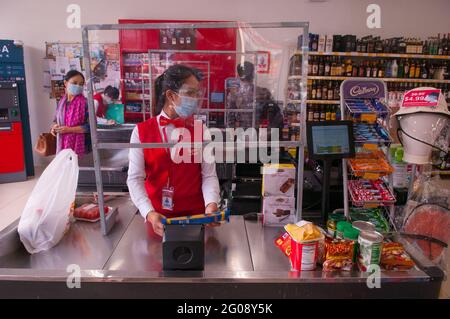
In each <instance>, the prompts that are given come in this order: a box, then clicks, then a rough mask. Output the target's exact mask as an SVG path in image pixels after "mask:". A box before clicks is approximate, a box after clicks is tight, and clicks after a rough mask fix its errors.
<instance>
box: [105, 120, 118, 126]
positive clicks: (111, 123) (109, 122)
mask: <svg viewBox="0 0 450 319" xmlns="http://www.w3.org/2000/svg"><path fill="white" fill-rule="evenodd" d="M106 124H108V125H114V124H116V121H114V120H108V121H107V122H106Z"/></svg>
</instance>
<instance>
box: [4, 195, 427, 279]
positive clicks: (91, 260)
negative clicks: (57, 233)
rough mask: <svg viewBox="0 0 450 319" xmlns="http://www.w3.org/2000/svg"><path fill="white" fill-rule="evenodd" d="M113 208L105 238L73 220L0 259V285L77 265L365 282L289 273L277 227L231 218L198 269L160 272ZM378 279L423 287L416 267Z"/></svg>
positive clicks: (142, 228) (138, 221) (132, 218)
mask: <svg viewBox="0 0 450 319" xmlns="http://www.w3.org/2000/svg"><path fill="white" fill-rule="evenodd" d="M108 205H109V206H116V207H118V209H119V216H118V222H117V223H116V225H115V227H114V228H113V229H112V231H111V233H110V234H109V235H108V236H106V237H105V236H103V235H102V234H101V231H100V225H99V223H95V224H90V223H83V222H77V223H75V224H74V225H73V226H72V228H71V230H70V231H69V233H68V234H66V236H65V237H64V238H63V240H62V241H61V242H60V243H59V244H58V245H57V246H55V247H54V248H52V249H50V250H49V251H47V252H43V253H39V254H36V255H29V254H28V253H27V252H26V251H25V250H24V249H23V248H22V249H21V250H19V251H16V252H14V253H12V254H9V255H6V256H4V257H0V281H1V280H19V281H20V280H21V281H23V280H27V281H65V280H66V278H67V272H66V267H67V266H68V265H70V264H77V265H79V266H80V268H81V271H82V277H83V281H87V282H161V283H165V282H167V283H171V282H178V283H189V282H215V283H216V282H219V283H220V282H222V283H223V282H225V283H226V282H239V283H241V282H245V283H257V282H264V283H293V282H298V283H300V282H304V283H311V282H318V283H322V282H328V283H339V282H340V283H364V282H366V280H367V277H368V274H367V273H360V272H357V271H354V272H332V273H326V272H322V271H321V270H317V271H304V272H295V271H290V262H289V259H288V258H287V257H286V256H285V255H284V254H283V253H282V252H281V251H280V250H279V249H278V248H277V247H276V246H275V244H274V240H275V239H276V238H277V237H278V236H279V235H280V234H281V233H282V229H281V228H271V227H263V226H262V224H261V222H260V221H256V220H254V221H244V219H243V217H242V216H231V218H230V223H228V224H224V225H222V226H220V227H216V228H207V231H206V238H207V240H206V243H205V244H206V246H205V247H206V250H205V270H204V271H176V272H164V271H162V251H161V250H162V246H161V243H160V242H158V241H155V240H152V239H150V238H149V237H148V236H147V233H146V225H145V223H144V221H143V219H142V217H141V216H140V215H137V214H136V212H137V209H136V208H135V207H134V205H133V204H132V202H131V201H130V200H129V198H128V196H126V197H121V198H119V199H115V200H113V201H111V202H108ZM381 279H382V281H383V282H426V281H430V277H429V276H428V275H427V274H425V273H424V272H423V271H422V270H420V269H412V270H410V271H383V272H382V278H381Z"/></svg>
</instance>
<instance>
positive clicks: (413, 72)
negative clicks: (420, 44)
mask: <svg viewBox="0 0 450 319" xmlns="http://www.w3.org/2000/svg"><path fill="white" fill-rule="evenodd" d="M415 75H416V63H415V62H414V60H412V61H411V65H410V67H409V76H408V77H409V78H410V79H414V76H415Z"/></svg>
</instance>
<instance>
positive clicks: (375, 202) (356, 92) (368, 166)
mask: <svg viewBox="0 0 450 319" xmlns="http://www.w3.org/2000/svg"><path fill="white" fill-rule="evenodd" d="M340 90H341V94H340V96H341V114H342V118H343V119H346V120H352V121H353V123H354V140H355V148H356V156H355V158H353V159H344V160H343V161H342V169H343V184H344V213H345V216H346V217H347V218H350V217H351V214H352V213H354V212H355V210H356V211H358V212H361V214H360V215H361V216H362V215H363V213H364V211H365V210H366V211H368V210H370V209H379V210H380V212H383V213H382V214H383V215H387V216H385V217H387V218H386V219H387V220H388V222H389V224H391V225H390V227H391V228H393V227H394V224H393V222H392V221H393V220H394V205H395V202H396V199H395V195H394V191H393V187H392V185H393V180H392V173H393V169H392V166H391V165H390V163H389V148H390V144H391V142H392V139H391V137H390V136H389V133H388V127H389V115H390V114H389V108H388V107H387V105H386V101H387V87H386V84H385V83H384V82H383V81H382V80H369V79H367V80H366V79H353V78H350V79H347V80H345V81H344V82H342V84H341V89H340ZM350 205H351V206H350Z"/></svg>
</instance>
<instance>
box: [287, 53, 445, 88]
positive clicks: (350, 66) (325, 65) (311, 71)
mask: <svg viewBox="0 0 450 319" xmlns="http://www.w3.org/2000/svg"><path fill="white" fill-rule="evenodd" d="M449 69H450V62H449V61H440V62H431V61H427V60H424V59H422V60H421V59H398V61H397V59H377V60H367V59H351V58H347V59H344V58H341V57H334V56H327V57H320V56H312V57H310V58H309V62H308V78H313V79H320V78H321V77H324V79H336V80H341V79H345V78H348V77H355V78H356V77H360V78H363V77H365V78H381V79H383V80H385V81H422V82H430V83H447V82H448V81H450V74H449V72H448V71H449ZM317 77H319V78H317ZM301 78H302V76H301V61H298V59H295V60H294V61H291V70H290V73H289V77H288V79H289V80H299V79H301Z"/></svg>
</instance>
